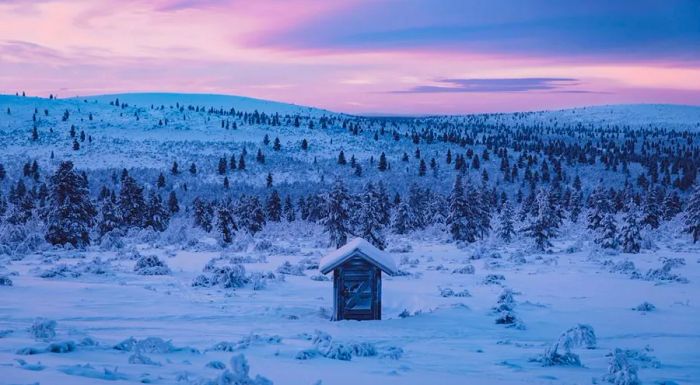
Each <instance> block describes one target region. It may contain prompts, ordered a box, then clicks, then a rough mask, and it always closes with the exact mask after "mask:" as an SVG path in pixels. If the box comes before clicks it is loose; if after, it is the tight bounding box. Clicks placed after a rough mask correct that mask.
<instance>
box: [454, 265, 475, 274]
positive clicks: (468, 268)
mask: <svg viewBox="0 0 700 385" xmlns="http://www.w3.org/2000/svg"><path fill="white" fill-rule="evenodd" d="M452 274H474V266H472V265H464V266H462V267H460V268H457V269H454V270H452Z"/></svg>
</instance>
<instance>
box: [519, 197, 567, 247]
mask: <svg viewBox="0 0 700 385" xmlns="http://www.w3.org/2000/svg"><path fill="white" fill-rule="evenodd" d="M549 195H550V194H549V192H548V191H547V190H545V189H541V190H540V191H539V193H538V194H537V200H536V202H537V203H536V205H537V215H536V216H535V217H534V218H533V219H532V221H531V222H530V224H529V225H528V226H527V227H525V229H524V231H525V233H526V234H527V235H528V236H530V237H532V238H533V239H534V240H535V245H536V246H537V248H538V249H539V250H546V249H547V248H548V247H551V246H552V243H551V242H550V239H552V238H554V237H555V236H556V235H557V228H558V226H559V219H558V218H557V214H556V212H555V210H554V208H553V207H552V202H551V200H550V197H549Z"/></svg>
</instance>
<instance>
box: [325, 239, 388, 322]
mask: <svg viewBox="0 0 700 385" xmlns="http://www.w3.org/2000/svg"><path fill="white" fill-rule="evenodd" d="M319 270H321V273H323V274H328V273H330V272H331V271H332V272H333V320H335V321H339V320H345V319H352V320H380V319H382V271H383V272H384V273H386V274H389V275H394V274H396V273H397V271H398V270H397V268H396V263H395V262H394V259H393V258H392V256H391V255H389V254H388V253H386V252H384V251H382V250H379V249H378V248H376V247H374V245H372V244H371V243H369V242H367V241H365V240H364V239H362V238H355V239H353V240H351V241H350V242H348V243H347V244H345V246H343V247H341V248H339V249H337V250H334V251H333V252H331V253H329V254H328V255H326V256H325V257H323V258H322V259H321V263H320V265H319Z"/></svg>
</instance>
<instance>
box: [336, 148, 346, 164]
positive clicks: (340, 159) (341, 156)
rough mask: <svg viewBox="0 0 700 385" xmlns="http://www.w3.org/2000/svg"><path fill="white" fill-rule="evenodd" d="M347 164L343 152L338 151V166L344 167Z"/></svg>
mask: <svg viewBox="0 0 700 385" xmlns="http://www.w3.org/2000/svg"><path fill="white" fill-rule="evenodd" d="M347 163H348V162H347V161H346V160H345V153H344V152H343V150H340V153H338V164H339V165H341V166H345V165H346V164H347Z"/></svg>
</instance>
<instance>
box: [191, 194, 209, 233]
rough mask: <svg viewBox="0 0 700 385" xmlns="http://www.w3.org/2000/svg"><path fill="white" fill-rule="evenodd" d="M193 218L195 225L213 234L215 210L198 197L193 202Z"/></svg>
mask: <svg viewBox="0 0 700 385" xmlns="http://www.w3.org/2000/svg"><path fill="white" fill-rule="evenodd" d="M192 207H193V210H192V216H193V218H194V224H195V226H197V227H200V228H202V229H203V230H204V231H206V232H211V230H212V219H213V216H214V209H213V208H212V205H211V204H210V203H209V202H207V201H205V200H203V199H201V198H199V197H197V198H195V199H194V201H193V202H192Z"/></svg>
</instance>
